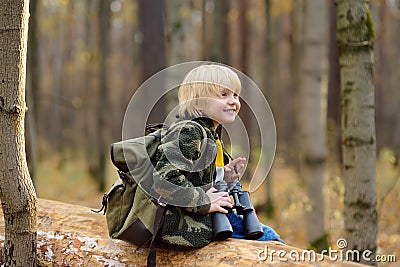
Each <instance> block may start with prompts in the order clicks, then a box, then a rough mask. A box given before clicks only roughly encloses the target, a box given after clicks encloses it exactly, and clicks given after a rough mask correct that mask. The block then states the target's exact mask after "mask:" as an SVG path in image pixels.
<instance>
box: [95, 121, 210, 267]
mask: <svg viewBox="0 0 400 267" xmlns="http://www.w3.org/2000/svg"><path fill="white" fill-rule="evenodd" d="M187 122H188V121H182V122H181V123H187ZM190 122H191V123H195V124H197V125H198V126H199V127H200V128H201V129H202V132H203V136H204V137H207V134H206V132H205V130H204V128H203V127H202V126H201V125H200V124H198V123H197V122H194V121H190ZM166 129H168V126H167V125H165V124H150V125H147V126H146V135H145V136H142V137H137V138H134V139H129V140H124V141H120V142H117V143H113V144H112V145H111V161H112V163H113V164H114V166H115V167H116V168H117V172H118V175H119V178H118V179H117V180H116V181H115V182H114V184H113V185H112V187H111V189H110V190H109V191H108V192H107V193H105V194H104V196H103V199H102V208H101V209H100V210H98V211H95V212H101V211H103V212H104V214H105V215H106V221H107V227H108V233H109V236H110V237H111V238H114V239H120V240H124V241H127V242H130V243H133V244H134V245H136V246H138V247H141V246H144V245H146V244H148V243H150V251H149V255H148V259H147V264H148V266H155V263H156V262H155V260H156V247H155V242H154V241H155V239H156V238H157V233H158V230H159V229H160V228H161V227H160V226H161V225H162V222H163V214H164V210H165V206H166V204H165V203H163V202H162V201H161V198H160V197H159V196H158V195H157V194H156V193H155V192H154V191H152V184H153V169H154V167H153V166H155V164H156V162H155V156H156V153H157V150H158V147H159V145H160V144H161V135H162V131H164V130H166ZM147 192H151V194H149V193H147Z"/></svg>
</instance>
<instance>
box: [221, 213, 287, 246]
mask: <svg viewBox="0 0 400 267" xmlns="http://www.w3.org/2000/svg"><path fill="white" fill-rule="evenodd" d="M227 217H228V220H229V222H230V223H231V226H232V228H233V234H232V237H233V238H242V239H244V238H245V236H244V233H243V231H244V229H243V216H242V215H238V214H237V213H236V212H234V211H231V212H229V213H228V214H227ZM261 227H262V229H263V232H264V235H263V236H262V237H260V238H259V239H257V240H258V241H271V240H277V241H280V242H282V243H284V244H285V242H284V241H283V240H282V239H281V238H280V236H279V235H278V234H277V233H276V232H275V231H274V230H273V229H272V228H271V227H269V226H266V225H264V224H261Z"/></svg>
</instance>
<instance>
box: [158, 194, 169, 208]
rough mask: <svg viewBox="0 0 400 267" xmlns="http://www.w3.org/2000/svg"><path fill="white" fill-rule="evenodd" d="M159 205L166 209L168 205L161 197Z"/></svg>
mask: <svg viewBox="0 0 400 267" xmlns="http://www.w3.org/2000/svg"><path fill="white" fill-rule="evenodd" d="M157 203H158V205H160V206H162V207H165V206H167V203H166V202H164V201H163V200H162V198H161V196H160V197H158V199H157Z"/></svg>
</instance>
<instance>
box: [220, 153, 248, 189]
mask: <svg viewBox="0 0 400 267" xmlns="http://www.w3.org/2000/svg"><path fill="white" fill-rule="evenodd" d="M245 162H246V158H242V157H239V158H236V159H234V160H232V161H231V162H230V163H229V164H226V165H225V166H224V180H225V181H226V182H227V183H230V182H233V181H235V180H237V179H239V177H240V173H241V172H242V170H243V169H244V163H245Z"/></svg>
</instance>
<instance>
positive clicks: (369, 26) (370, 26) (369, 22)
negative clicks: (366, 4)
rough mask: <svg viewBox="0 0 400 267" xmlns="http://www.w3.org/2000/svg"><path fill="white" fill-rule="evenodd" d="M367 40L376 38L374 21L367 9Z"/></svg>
mask: <svg viewBox="0 0 400 267" xmlns="http://www.w3.org/2000/svg"><path fill="white" fill-rule="evenodd" d="M366 23H367V38H368V39H367V40H371V39H374V38H375V31H374V23H373V22H372V18H371V13H370V12H369V9H367V22H366Z"/></svg>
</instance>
